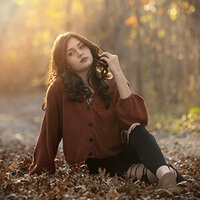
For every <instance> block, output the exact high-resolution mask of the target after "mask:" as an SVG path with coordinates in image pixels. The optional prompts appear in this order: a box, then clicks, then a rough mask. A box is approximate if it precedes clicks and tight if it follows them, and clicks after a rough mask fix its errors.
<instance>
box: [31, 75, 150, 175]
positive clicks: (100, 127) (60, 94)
mask: <svg viewBox="0 0 200 200" xmlns="http://www.w3.org/2000/svg"><path fill="white" fill-rule="evenodd" d="M107 82H108V85H109V91H110V93H111V103H110V107H109V108H108V109H106V108H105V103H104V101H103V100H102V99H101V98H100V96H99V95H98V93H97V94H96V95H95V96H94V97H93V99H92V102H91V105H89V104H88V103H87V102H86V101H84V102H82V103H79V102H76V101H68V100H67V92H66V91H64V90H63V88H64V87H63V85H64V84H63V78H61V77H57V79H56V81H55V82H54V83H53V84H52V85H51V86H50V87H49V88H48V90H47V92H46V97H47V107H46V110H45V112H44V115H43V119H42V124H41V128H40V133H39V137H38V139H37V143H36V145H35V148H34V152H33V160H32V164H31V166H30V168H29V174H30V175H32V174H35V173H36V174H38V175H39V174H41V173H42V172H43V171H49V172H50V173H55V163H54V159H55V157H56V154H57V149H58V145H59V143H60V141H61V139H63V152H64V157H65V160H66V162H67V163H68V164H74V163H78V162H81V161H85V160H86V159H87V158H106V157H110V156H114V155H116V154H118V153H119V152H120V151H122V149H123V144H124V139H123V137H122V136H123V134H122V133H124V131H125V132H126V131H127V130H128V129H129V127H130V126H131V125H132V124H134V123H140V124H143V125H144V126H146V125H147V123H148V113H147V109H146V105H145V101H144V99H143V97H141V96H140V95H138V94H136V93H134V92H132V93H131V95H130V96H129V97H127V98H125V99H121V98H120V96H119V92H118V88H117V85H116V82H115V79H114V77H113V78H112V79H108V80H107ZM127 84H128V85H129V87H130V84H129V83H128V81H127Z"/></svg>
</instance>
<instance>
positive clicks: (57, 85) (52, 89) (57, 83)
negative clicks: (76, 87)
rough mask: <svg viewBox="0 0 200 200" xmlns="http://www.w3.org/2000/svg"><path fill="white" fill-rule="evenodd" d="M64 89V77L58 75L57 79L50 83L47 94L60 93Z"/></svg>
mask: <svg viewBox="0 0 200 200" xmlns="http://www.w3.org/2000/svg"><path fill="white" fill-rule="evenodd" d="M62 90H63V77H61V76H58V77H56V78H55V80H54V81H53V82H52V83H51V84H50V85H49V87H48V89H47V94H49V95H51V94H58V93H60V92H61V91H62Z"/></svg>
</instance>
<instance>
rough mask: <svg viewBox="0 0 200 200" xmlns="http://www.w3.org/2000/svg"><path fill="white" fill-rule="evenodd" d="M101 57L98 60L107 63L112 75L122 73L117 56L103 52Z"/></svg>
mask: <svg viewBox="0 0 200 200" xmlns="http://www.w3.org/2000/svg"><path fill="white" fill-rule="evenodd" d="M101 56H102V57H101V58H100V60H104V61H106V62H107V63H108V66H109V68H110V71H111V72H112V74H113V75H115V74H119V73H121V72H122V70H121V67H120V64H119V59H118V56H117V55H113V54H111V53H108V52H103V53H102V54H101Z"/></svg>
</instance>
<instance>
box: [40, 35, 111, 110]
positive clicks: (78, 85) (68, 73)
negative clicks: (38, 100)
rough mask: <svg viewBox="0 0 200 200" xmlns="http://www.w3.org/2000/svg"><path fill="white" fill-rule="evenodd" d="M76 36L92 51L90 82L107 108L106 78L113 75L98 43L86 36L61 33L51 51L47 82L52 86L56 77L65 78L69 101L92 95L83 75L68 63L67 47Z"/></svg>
mask: <svg viewBox="0 0 200 200" xmlns="http://www.w3.org/2000/svg"><path fill="white" fill-rule="evenodd" d="M72 37H73V38H76V39H78V40H79V41H81V42H82V43H83V44H85V45H86V46H87V47H88V48H89V49H90V51H91V54H92V56H93V63H92V66H91V67H90V69H89V70H88V73H87V81H88V84H89V85H90V86H91V87H92V88H93V89H94V91H95V93H98V94H99V95H100V97H101V98H102V99H103V101H104V102H105V108H109V106H110V93H109V87H108V84H107V81H106V79H109V78H111V77H112V75H111V73H110V72H109V71H108V65H107V63H106V62H105V61H102V60H100V54H101V53H102V52H103V51H102V50H101V49H100V48H99V47H98V46H97V45H96V44H94V43H93V42H91V41H89V40H88V39H86V38H85V37H83V36H81V35H78V34H75V33H72V32H66V33H63V34H61V35H59V36H58V37H57V38H56V40H55V42H54V44H53V48H52V51H51V59H50V64H49V71H48V79H47V82H46V84H47V85H48V86H50V85H51V84H52V83H53V82H54V81H55V80H56V77H58V76H60V77H63V79H64V90H65V91H67V99H68V101H78V102H82V101H83V100H84V98H83V97H86V98H89V97H91V95H92V93H91V91H90V90H89V89H88V88H87V87H85V86H84V83H83V81H82V79H81V77H80V76H79V75H78V74H76V73H75V72H73V71H72V70H70V69H69V68H68V66H67V63H66V49H67V43H68V41H69V39H70V38H72ZM42 109H43V110H45V109H46V97H45V99H44V102H43V105H42Z"/></svg>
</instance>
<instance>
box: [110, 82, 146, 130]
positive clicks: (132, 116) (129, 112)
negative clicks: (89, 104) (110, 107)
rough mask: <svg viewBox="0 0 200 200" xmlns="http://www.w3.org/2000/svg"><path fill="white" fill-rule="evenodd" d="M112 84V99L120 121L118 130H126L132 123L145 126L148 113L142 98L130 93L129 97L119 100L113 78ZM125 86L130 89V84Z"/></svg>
mask: <svg viewBox="0 0 200 200" xmlns="http://www.w3.org/2000/svg"><path fill="white" fill-rule="evenodd" d="M112 82H113V83H112V85H113V98H114V101H115V105H116V113H117V115H118V118H119V120H120V128H121V129H122V130H128V129H129V127H130V126H131V125H132V124H134V123H140V124H142V125H144V126H147V124H148V112H147V108H146V104H145V101H144V98H143V97H141V96H140V95H138V94H136V93H134V92H131V95H130V96H129V97H127V98H125V99H121V98H120V95H119V91H118V88H117V84H116V82H115V80H114V78H113V80H112ZM127 84H128V86H129V87H130V83H129V82H128V81H127ZM130 89H131V87H130ZM131 91H132V90H131Z"/></svg>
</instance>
